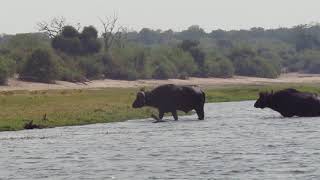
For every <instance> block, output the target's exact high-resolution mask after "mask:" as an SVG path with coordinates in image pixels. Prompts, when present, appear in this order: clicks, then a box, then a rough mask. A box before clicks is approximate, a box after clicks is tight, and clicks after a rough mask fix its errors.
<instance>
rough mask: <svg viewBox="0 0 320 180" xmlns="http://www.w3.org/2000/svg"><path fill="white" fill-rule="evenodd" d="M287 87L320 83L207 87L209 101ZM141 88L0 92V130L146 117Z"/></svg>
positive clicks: (315, 86) (315, 89) (312, 87)
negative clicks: (138, 103) (138, 98)
mask: <svg viewBox="0 0 320 180" xmlns="http://www.w3.org/2000/svg"><path fill="white" fill-rule="evenodd" d="M287 87H293V88H297V89H299V90H302V91H308V92H316V93H320V85H319V84H281V85H248V86H243V85H241V86H236V85H232V86H225V87H206V88H204V90H205V92H206V97H207V102H227V101H243V100H254V99H256V98H257V94H258V93H259V92H260V91H266V90H271V89H273V90H279V89H283V88H287ZM137 90H138V89H134V88H107V89H99V90H47V91H8V92H0V107H1V111H0V131H13V130H22V129H24V125H25V124H26V123H28V122H30V121H31V120H33V124H36V125H38V126H40V127H42V128H50V127H58V126H71V125H85V124H93V123H106V122H116V121H125V120H128V119H137V118H146V117H150V115H151V114H152V113H153V112H155V111H154V110H153V109H150V108H143V109H138V110H137V109H132V108H131V104H132V102H133V100H134V98H135V94H136V92H137Z"/></svg>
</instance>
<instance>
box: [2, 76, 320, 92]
mask: <svg viewBox="0 0 320 180" xmlns="http://www.w3.org/2000/svg"><path fill="white" fill-rule="evenodd" d="M168 83H170V84H180V85H200V86H223V85H245V84H248V85H259V84H268V83H274V84H277V83H320V74H297V73H288V74H283V75H281V76H280V77H279V78H277V79H267V78H256V77H244V76H234V77H233V78H228V79H224V78H190V79H188V80H181V79H169V80H136V81H122V80H111V79H104V80H93V81H90V82H86V83H70V82H65V81H57V82H56V84H45V83H34V82H25V81H20V80H17V79H9V82H8V85H7V86H0V91H12V90H30V91H33V90H48V89H95V88H108V87H121V88H127V87H143V86H157V85H161V84H168Z"/></svg>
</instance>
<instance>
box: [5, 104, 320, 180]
mask: <svg viewBox="0 0 320 180" xmlns="http://www.w3.org/2000/svg"><path fill="white" fill-rule="evenodd" d="M253 103H254V102H252V101H246V102H229V103H214V104H206V106H205V112H206V118H205V120H204V121H199V120H197V119H196V116H195V115H192V116H180V117H179V118H180V120H179V121H173V120H172V117H166V118H165V119H166V121H167V122H163V123H152V121H153V120H151V119H143V120H130V121H126V122H119V123H107V124H94V125H87V126H73V127H60V128H52V129H40V130H24V131H17V132H1V133H0V179H68V180H69V179H128V180H133V179H134V180H143V179H190V180H191V179H192V180H195V179H245V180H247V179H272V180H274V179H303V180H305V179H320V117H319V118H282V117H281V116H280V114H278V113H277V112H273V111H271V110H267V109H265V110H261V109H255V108H253Z"/></svg>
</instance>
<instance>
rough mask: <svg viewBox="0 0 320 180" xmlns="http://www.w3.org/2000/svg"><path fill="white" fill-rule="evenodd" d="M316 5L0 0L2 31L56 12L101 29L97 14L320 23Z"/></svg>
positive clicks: (225, 24)
mask: <svg viewBox="0 0 320 180" xmlns="http://www.w3.org/2000/svg"><path fill="white" fill-rule="evenodd" d="M319 7H320V1H319V0H0V34H2V33H5V34H15V33H27V32H37V23H38V22H41V21H47V22H49V21H50V19H52V18H53V17H58V16H63V17H65V18H66V19H67V21H68V22H69V23H70V24H76V23H80V24H81V25H82V26H86V25H94V26H95V27H97V28H98V29H100V28H101V23H100V21H99V18H102V19H104V18H105V17H110V16H113V15H114V14H116V15H117V16H118V18H119V24H120V25H122V26H126V27H128V28H129V29H131V30H137V31H139V30H140V29H141V28H143V27H148V28H151V29H162V30H167V29H173V30H175V31H181V30H184V29H187V28H188V27H189V26H191V25H199V26H200V27H202V28H203V29H205V30H206V31H207V32H210V31H212V30H215V29H224V30H238V29H250V28H251V27H263V28H267V29H270V28H278V27H292V26H294V25H298V24H307V23H313V22H320V10H319Z"/></svg>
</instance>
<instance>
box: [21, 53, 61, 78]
mask: <svg viewBox="0 0 320 180" xmlns="http://www.w3.org/2000/svg"><path fill="white" fill-rule="evenodd" d="M57 77H58V72H57V66H56V63H55V61H54V60H53V59H52V55H51V53H50V51H48V50H45V49H37V50H35V51H34V52H33V53H32V54H31V56H30V57H29V58H28V59H27V61H26V63H25V65H24V66H23V69H22V71H21V73H20V78H21V79H23V80H27V81H36V82H44V83H52V82H53V81H54V80H55V79H57Z"/></svg>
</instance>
